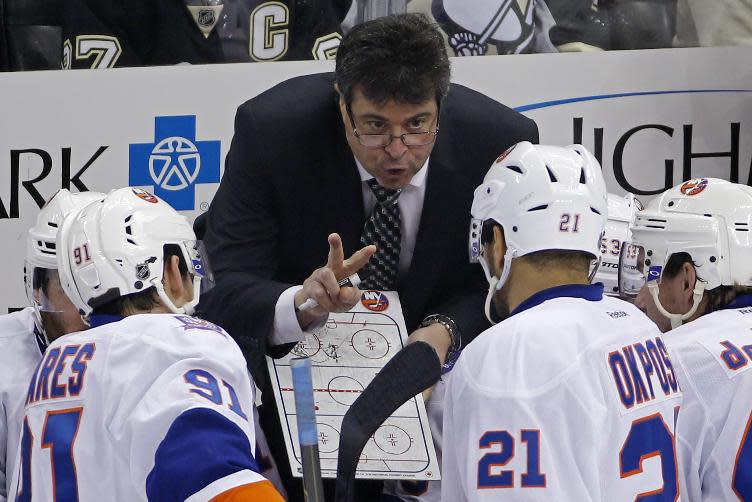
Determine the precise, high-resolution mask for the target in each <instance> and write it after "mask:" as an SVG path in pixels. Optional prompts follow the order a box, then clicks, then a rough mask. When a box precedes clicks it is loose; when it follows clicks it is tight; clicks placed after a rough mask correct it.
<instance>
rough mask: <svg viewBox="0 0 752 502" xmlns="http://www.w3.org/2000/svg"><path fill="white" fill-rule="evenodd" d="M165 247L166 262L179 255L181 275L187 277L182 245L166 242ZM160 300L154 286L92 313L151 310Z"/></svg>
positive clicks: (110, 302) (114, 313)
mask: <svg viewBox="0 0 752 502" xmlns="http://www.w3.org/2000/svg"><path fill="white" fill-rule="evenodd" d="M163 249H164V263H168V262H169V260H170V259H171V257H173V256H177V257H178V270H179V271H180V275H181V277H183V278H186V277H187V276H188V264H187V263H185V259H184V258H183V253H182V252H181V251H180V246H178V245H177V244H165V245H164V248H163ZM160 301H161V300H160V299H159V295H157V288H155V287H154V286H152V287H150V288H148V289H145V290H143V291H139V292H138V293H131V294H130V295H125V296H120V297H118V298H115V299H114V300H112V301H109V302H107V303H105V304H104V305H100V306H98V307H96V308H95V309H94V310H93V311H92V314H93V315H115V316H122V315H125V313H126V312H134V311H135V312H151V311H152V310H154V308H155V307H156V306H157V305H159V303H160Z"/></svg>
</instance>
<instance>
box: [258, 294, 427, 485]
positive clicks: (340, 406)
mask: <svg viewBox="0 0 752 502" xmlns="http://www.w3.org/2000/svg"><path fill="white" fill-rule="evenodd" d="M406 341H407V332H406V329H405V320H404V317H403V315H402V307H401V305H400V302H399V296H398V294H397V293H396V292H393V291H386V292H382V291H364V292H363V293H362V294H361V300H360V302H358V304H357V305H356V306H355V307H353V309H352V310H351V311H349V312H346V313H341V314H330V316H329V319H328V320H327V322H326V324H325V325H324V326H323V327H322V328H321V329H320V330H319V331H317V332H315V333H312V334H308V335H307V336H306V338H305V340H303V341H302V342H300V343H298V345H296V346H295V348H294V349H293V350H292V351H291V352H290V353H289V354H288V355H287V356H285V357H284V358H281V359H272V358H269V357H267V364H268V367H269V373H270V375H271V380H272V385H273V387H274V395H275V398H276V401H277V409H278V410H279V416H280V420H281V422H282V429H283V431H284V433H285V444H286V446H287V455H288V458H289V459H290V467H291V469H292V473H293V475H294V476H296V477H302V475H303V469H302V464H301V457H300V445H299V444H298V430H297V417H296V416H295V397H294V394H293V388H292V372H291V369H290V359H292V358H294V357H309V358H310V359H311V366H312V368H311V374H312V377H313V394H314V396H313V397H314V405H315V410H316V427H317V432H318V437H319V455H320V458H321V474H322V476H323V477H325V478H336V477H337V450H338V446H339V432H340V427H341V425H342V418H343V417H344V415H345V412H347V410H348V408H349V406H350V405H351V404H352V403H353V402H354V401H355V400H356V399H357V398H358V396H359V395H360V393H361V392H362V391H363V389H364V388H365V387H366V386H367V385H368V384H369V383H370V382H371V380H372V379H373V377H374V376H375V375H376V373H378V372H379V370H381V368H383V367H384V365H385V364H386V363H387V361H389V359H391V358H392V356H394V355H395V354H396V353H397V351H399V350H400V349H401V348H402V347H403V346H404V344H405V343H406ZM355 477H356V478H358V479H415V480H432V479H440V475H439V466H438V462H437V460H436V450H435V448H434V444H433V440H432V439H431V431H430V429H429V426H428V418H427V415H426V408H425V404H424V402H423V397H422V396H421V395H420V394H418V395H417V396H415V397H413V398H412V399H410V400H409V401H407V402H406V403H404V404H403V405H402V406H400V407H399V408H398V409H397V411H395V412H394V414H392V415H391V416H390V417H389V418H387V419H386V421H385V422H384V423H383V424H382V425H381V427H380V428H379V429H378V430H377V431H376V433H375V434H374V435H373V436H372V437H371V438H370V439H369V440H368V443H367V444H366V446H365V448H363V453H362V454H361V457H360V461H359V462H358V469H357V472H356V476H355Z"/></svg>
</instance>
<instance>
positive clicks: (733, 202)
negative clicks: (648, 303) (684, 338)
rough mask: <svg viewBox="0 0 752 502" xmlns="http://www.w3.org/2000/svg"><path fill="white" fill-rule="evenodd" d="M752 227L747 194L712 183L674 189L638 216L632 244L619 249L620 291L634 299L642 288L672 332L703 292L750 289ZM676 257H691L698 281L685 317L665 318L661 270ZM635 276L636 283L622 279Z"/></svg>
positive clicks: (698, 181)
mask: <svg viewBox="0 0 752 502" xmlns="http://www.w3.org/2000/svg"><path fill="white" fill-rule="evenodd" d="M751 227H752V188H750V187H748V186H746V185H740V184H736V183H731V182H729V181H726V180H722V179H717V178H696V179H692V180H689V181H686V182H684V183H682V184H681V185H677V186H675V187H673V188H671V189H669V190H667V191H665V192H663V193H662V194H661V195H659V196H657V197H656V198H654V199H653V200H652V201H650V203H649V204H648V206H647V207H646V208H645V209H644V210H643V211H640V212H639V213H637V217H636V219H635V223H634V225H632V244H630V245H629V246H623V247H622V252H621V258H620V264H619V288H620V291H621V293H622V294H625V295H631V296H636V295H637V294H638V293H639V291H640V289H641V288H642V286H643V285H645V284H646V283H647V285H648V288H649V291H650V294H651V295H652V296H653V300H654V301H655V304H656V307H657V308H658V310H659V311H660V312H661V314H663V315H664V316H666V317H668V318H669V319H670V321H671V326H672V327H677V326H679V325H681V323H682V321H684V320H685V319H688V318H689V317H691V316H692V315H693V314H694V313H695V311H696V310H697V307H698V306H699V304H700V301H701V300H702V296H703V292H704V290H705V289H708V290H710V289H714V288H717V287H718V286H733V285H740V286H752V259H750V256H752V232H751V231H750V230H752V228H751ZM678 252H685V253H688V254H689V255H690V256H691V257H692V261H693V262H694V263H695V264H696V266H697V275H698V277H700V278H701V280H698V281H697V283H696V285H695V290H694V299H693V300H694V304H693V306H692V308H691V309H690V311H689V312H687V313H686V314H674V313H670V312H668V311H666V309H665V308H664V307H663V306H662V305H661V304H660V302H659V301H658V288H659V285H660V282H661V278H662V275H663V269H664V267H665V266H666V263H667V262H668V259H669V258H670V257H671V255H672V254H674V253H678ZM635 276H636V277H638V278H639V279H640V280H639V281H634V280H631V279H630V280H625V279H624V278H625V277H631V278H634V277H635Z"/></svg>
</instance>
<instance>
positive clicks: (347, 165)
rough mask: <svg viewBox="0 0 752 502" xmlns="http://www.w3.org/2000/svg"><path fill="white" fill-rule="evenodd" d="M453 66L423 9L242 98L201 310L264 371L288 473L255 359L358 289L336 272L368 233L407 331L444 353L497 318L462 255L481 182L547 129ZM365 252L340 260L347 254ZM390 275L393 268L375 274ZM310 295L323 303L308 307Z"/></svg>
mask: <svg viewBox="0 0 752 502" xmlns="http://www.w3.org/2000/svg"><path fill="white" fill-rule="evenodd" d="M449 77H450V67H449V61H448V58H447V56H446V51H445V50H444V45H443V40H442V38H441V36H440V34H439V33H438V31H437V30H436V29H435V27H434V25H433V24H431V23H430V22H428V20H427V19H426V18H425V17H424V16H420V15H403V16H390V17H385V18H381V19H378V20H375V21H372V22H368V23H364V24H361V25H359V26H357V27H355V28H354V29H353V30H351V31H350V32H349V33H348V34H347V36H346V37H345V38H344V39H343V42H342V45H341V46H340V48H339V52H338V54H337V69H336V73H335V75H331V74H327V73H324V74H318V75H309V76H304V77H298V78H294V79H291V80H288V81H286V82H283V83H281V84H279V85H277V86H275V87H274V88H272V89H270V90H268V91H266V92H265V93H263V94H261V95H259V96H257V97H255V98H253V99H251V100H250V101H248V102H246V103H245V104H243V105H241V107H240V108H239V109H238V112H237V115H236V119H235V135H234V137H233V140H232V145H231V147H230V151H229V153H228V155H227V160H226V167H225V173H224V177H223V178H222V182H221V184H220V187H219V190H218V192H217V194H216V196H215V197H214V200H213V202H212V205H211V208H210V209H209V212H208V230H207V233H206V236H205V243H206V245H207V249H208V251H209V257H210V259H211V262H212V263H213V265H214V267H215V270H216V274H215V278H216V280H217V287H215V288H214V289H213V290H212V291H210V292H209V293H207V295H205V296H204V297H203V298H202V304H201V305H200V306H199V308H200V309H201V310H202V312H203V314H204V316H205V318H207V319H208V320H211V321H212V322H216V323H218V324H220V325H221V326H223V327H225V329H227V331H228V332H229V333H231V334H232V335H233V336H234V337H235V338H236V340H238V342H239V344H240V345H241V347H243V348H244V351H245V352H246V356H247V357H248V358H249V365H250V366H251V369H252V371H253V373H254V379H255V381H256V382H258V383H259V384H262V382H264V381H267V387H266V389H265V392H264V395H263V397H264V404H263V406H262V407H261V409H260V413H261V421H262V427H263V428H264V429H265V431H266V433H267V438H268V439H269V440H270V446H271V447H272V452H273V454H274V455H275V457H276V458H277V463H278V466H279V467H280V471H287V476H290V473H289V469H288V465H289V464H288V462H287V460H286V454H285V448H284V444H283V443H282V442H281V439H282V433H281V431H280V426H279V419H278V416H277V412H276V410H275V409H274V408H275V406H274V400H273V393H272V392H271V386H269V385H268V379H267V378H264V376H263V375H265V373H266V369H265V364H264V360H263V358H262V357H259V355H260V354H263V353H264V352H265V350H264V349H266V348H267V347H268V346H271V345H281V344H284V343H286V342H289V343H292V344H294V343H297V342H298V341H300V340H302V339H303V336H304V332H306V331H313V330H315V329H316V328H317V327H318V326H320V325H321V324H322V323H323V322H324V321H325V320H326V318H327V317H328V315H329V312H337V311H339V312H341V311H346V310H348V309H349V308H351V307H352V306H353V305H354V304H355V303H356V302H357V301H358V299H359V294H358V292H357V291H355V290H353V289H352V288H340V287H339V286H338V285H337V282H336V281H337V280H340V279H343V278H345V277H347V276H348V275H349V274H351V273H353V272H355V271H357V270H359V269H360V268H361V267H363V265H364V263H365V262H366V261H368V257H369V256H370V255H371V254H373V253H374V249H373V247H372V246H367V244H372V243H378V247H379V251H377V252H378V253H382V254H381V255H377V257H376V258H375V259H373V260H372V263H370V264H369V265H368V267H369V269H368V271H367V272H366V273H365V274H364V275H363V278H364V281H371V283H370V284H369V283H366V284H364V287H366V288H372V289H384V290H396V291H398V292H399V294H400V299H401V304H402V308H403V312H404V316H405V323H406V326H407V329H408V331H409V332H410V333H412V334H411V340H423V341H426V342H428V343H430V344H432V345H433V346H434V348H435V349H436V351H437V353H438V355H439V358H440V359H441V360H443V359H444V358H445V356H446V355H447V352H448V350H449V349H450V348H454V349H457V348H458V347H459V346H460V345H461V344H462V343H465V344H466V343H469V341H470V340H472V339H473V338H474V337H475V335H476V334H477V333H478V332H480V331H481V330H483V329H484V328H485V327H486V326H487V324H486V321H485V319H481V318H479V317H478V316H477V312H478V310H479V309H480V308H481V306H482V304H483V298H484V297H485V287H484V281H483V276H482V274H480V271H479V270H477V269H476V268H475V267H473V266H472V264H470V263H468V259H467V214H468V211H469V208H470V202H471V200H472V194H473V188H474V186H475V185H477V184H478V183H479V181H480V180H481V179H482V177H483V174H484V172H485V171H486V169H487V166H488V165H489V164H490V163H491V162H492V161H493V160H494V159H495V158H496V156H497V155H498V153H499V150H500V149H502V150H503V149H504V148H506V147H508V146H509V145H511V144H514V143H515V142H517V141H519V140H521V139H524V138H528V139H530V140H532V141H537V139H538V133H537V127H536V125H535V123H534V122H533V121H531V120H529V119H527V118H525V117H523V116H522V115H519V114H517V113H516V112H514V111H512V110H510V109H509V108H506V107H504V106H503V105H501V104H499V103H497V102H495V101H493V100H491V99H489V98H487V97H485V96H483V95H481V94H479V93H477V92H475V91H472V90H470V89H467V88H465V87H462V86H458V85H452V86H450V84H449ZM439 111H441V116H439ZM439 127H440V128H441V133H440V134H439V131H438V129H439ZM429 157H430V158H429ZM384 196H385V197H384ZM377 200H378V203H377ZM395 201H396V202H395ZM379 208H381V209H379ZM386 210H388V211H389V212H390V213H389V214H390V216H392V217H393V218H394V220H395V221H397V222H398V225H394V226H393V227H392V228H390V230H391V231H392V232H393V235H394V233H396V232H397V226H398V227H399V232H398V233H396V235H397V236H398V238H395V239H394V240H393V241H392V242H390V243H391V244H393V245H394V248H392V249H396V251H394V252H389V251H388V249H389V248H388V246H386V245H384V240H383V239H384V238H385V235H384V234H382V233H379V232H376V234H377V236H376V239H373V236H372V235H369V234H371V233H372V232H370V230H372V229H371V227H370V225H371V222H372V221H376V219H377V215H378V214H381V213H380V211H386ZM369 213H370V214H371V217H367V215H369ZM333 232H337V233H338V235H337V234H332V233H333ZM397 241H399V242H397ZM357 249H360V251H357V252H356V253H355V255H354V257H353V258H351V259H349V260H344V257H345V256H346V255H345V253H344V250H347V252H348V253H351V252H353V251H354V250H357ZM327 252H328V253H329V257H328V259H327ZM392 253H393V254H392ZM385 264H386V265H385ZM322 265H323V266H322ZM387 265H388V267H387ZM387 268H388V270H387ZM380 272H382V273H384V272H388V273H389V276H388V277H387V278H386V279H384V280H380V281H379V282H378V283H377V282H375V281H374V279H375V278H376V277H379V278H380V279H382V277H381V276H380V275H379V273H380ZM309 298H313V299H315V300H316V301H317V302H318V307H315V308H314V309H312V310H308V311H303V310H301V309H300V306H301V305H302V304H303V303H304V302H306V301H307V300H308V299H309ZM289 343H288V344H287V345H283V346H282V348H283V349H284V350H283V351H282V352H281V353H282V354H284V353H286V352H287V351H289V350H290V349H291V348H292V345H290V344H289ZM275 439H276V440H277V441H278V442H277V444H276V445H275V444H273V443H274V441H275ZM283 476H284V474H283ZM288 483H289V484H288V485H287V486H286V488H287V490H288V494H290V496H291V499H292V500H299V499H300V497H301V494H300V492H297V493H296V491H295V490H294V489H292V483H293V482H292V480H291V478H288ZM377 489H378V488H376V490H377ZM376 490H373V491H372V492H373V495H374V496H377V497H378V492H377V491H376ZM296 497H297V498H296ZM363 500H366V499H363Z"/></svg>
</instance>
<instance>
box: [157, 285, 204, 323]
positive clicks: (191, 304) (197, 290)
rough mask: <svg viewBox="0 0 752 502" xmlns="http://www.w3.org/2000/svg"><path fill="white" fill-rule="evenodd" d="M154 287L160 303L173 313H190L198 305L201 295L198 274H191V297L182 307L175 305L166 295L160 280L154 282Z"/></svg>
mask: <svg viewBox="0 0 752 502" xmlns="http://www.w3.org/2000/svg"><path fill="white" fill-rule="evenodd" d="M154 287H156V288H157V295H159V299H160V300H162V303H164V304H165V306H166V307H167V308H168V309H169V310H170V312H172V313H173V314H184V315H192V314H193V312H194V310H195V309H196V305H198V300H199V296H200V295H201V277H200V276H199V275H193V298H192V299H191V300H190V301H189V302H187V303H185V304H184V305H183V306H182V307H177V306H176V305H175V303H174V302H173V301H172V300H171V299H170V297H169V296H167V292H166V291H165V289H164V285H163V284H162V283H161V282H159V281H158V282H156V283H155V284H154Z"/></svg>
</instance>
